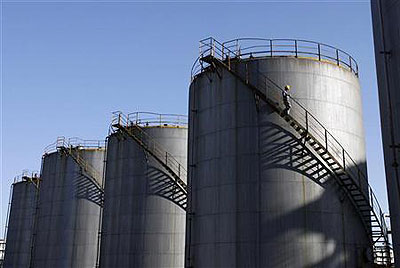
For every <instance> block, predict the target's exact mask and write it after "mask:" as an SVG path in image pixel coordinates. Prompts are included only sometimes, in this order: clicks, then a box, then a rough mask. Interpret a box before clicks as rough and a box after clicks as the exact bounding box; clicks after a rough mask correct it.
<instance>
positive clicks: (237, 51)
mask: <svg viewBox="0 0 400 268" xmlns="http://www.w3.org/2000/svg"><path fill="white" fill-rule="evenodd" d="M235 52H236V56H239V40H238V39H236V51H235Z"/></svg>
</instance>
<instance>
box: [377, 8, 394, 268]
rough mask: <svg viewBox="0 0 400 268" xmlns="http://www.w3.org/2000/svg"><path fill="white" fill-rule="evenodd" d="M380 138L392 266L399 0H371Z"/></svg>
mask: <svg viewBox="0 0 400 268" xmlns="http://www.w3.org/2000/svg"><path fill="white" fill-rule="evenodd" d="M371 9H372V19H373V28H374V40H375V59H376V71H377V76H378V88H379V105H380V113H381V126H382V139H383V150H384V158H385V169H386V184H387V191H388V199H389V209H390V222H391V228H392V238H393V246H394V256H395V263H396V267H400V256H399V255H400V168H399V164H400V90H399V89H400V35H399V33H400V1H398V0H385V1H380V0H372V1H371Z"/></svg>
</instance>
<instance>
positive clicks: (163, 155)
mask: <svg viewBox="0 0 400 268" xmlns="http://www.w3.org/2000/svg"><path fill="white" fill-rule="evenodd" d="M118 126H120V127H122V128H123V129H125V130H126V131H129V130H130V129H136V130H137V131H138V132H139V133H140V135H141V137H140V140H141V141H143V142H146V144H144V146H146V147H147V148H148V149H149V150H150V151H151V152H152V153H153V154H154V155H155V156H156V157H157V158H158V159H160V160H161V161H163V162H164V164H165V165H166V166H168V167H169V168H170V169H171V170H172V171H173V172H174V173H175V174H176V176H177V177H175V178H173V179H174V180H175V181H176V183H178V184H179V186H180V187H182V189H183V190H184V191H187V185H186V183H185V182H184V180H183V179H186V178H187V171H186V169H185V168H184V166H183V165H182V164H181V163H180V162H179V161H178V160H177V159H176V158H175V157H174V156H173V155H171V154H170V153H168V151H167V150H165V149H164V148H163V146H162V145H161V144H159V143H158V142H157V141H156V140H155V139H154V138H153V137H151V135H149V134H148V133H146V132H145V131H143V130H142V128H141V127H140V125H138V124H137V123H136V121H133V120H131V119H130V118H129V116H128V115H125V114H123V113H122V112H121V111H116V112H113V113H112V123H111V129H112V131H113V132H114V133H115V132H116V131H117V130H118V129H119V127H118ZM182 178H183V179H182Z"/></svg>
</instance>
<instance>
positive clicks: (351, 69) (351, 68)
mask: <svg viewBox="0 0 400 268" xmlns="http://www.w3.org/2000/svg"><path fill="white" fill-rule="evenodd" d="M349 65H350V71H353V67H352V66H351V57H350V55H349Z"/></svg>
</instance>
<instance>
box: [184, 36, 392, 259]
mask: <svg viewBox="0 0 400 268" xmlns="http://www.w3.org/2000/svg"><path fill="white" fill-rule="evenodd" d="M200 48H201V55H200V57H199V59H198V60H197V61H196V63H195V64H194V66H193V69H192V82H191V85H190V94H189V96H190V101H189V113H190V114H189V153H188V158H189V162H188V165H189V171H188V173H189V177H188V178H189V181H188V186H189V187H188V189H189V197H188V209H187V215H188V220H187V229H186V230H187V235H186V239H187V242H186V243H187V246H186V257H185V266H186V267H371V266H372V265H373V258H374V257H375V255H376V251H377V250H378V248H377V245H378V243H376V245H374V246H373V242H372V239H377V237H378V236H377V237H375V236H374V237H373V235H372V231H371V229H373V231H374V232H376V233H379V235H381V234H382V235H383V236H384V237H385V238H386V237H387V234H386V229H385V228H386V227H385V226H381V225H382V224H384V223H381V219H382V213H381V212H380V211H379V209H377V212H376V210H372V208H371V201H370V197H371V196H372V198H373V200H374V202H375V201H376V200H375V197H374V196H373V193H372V191H371V189H370V188H369V186H368V182H367V178H366V176H365V175H364V174H366V158H365V144H364V143H365V142H364V129H363V123H362V104H361V91H360V85H359V80H358V67H357V64H356V62H355V61H354V59H353V58H352V57H351V56H350V55H348V54H347V53H345V52H343V51H341V50H339V49H336V48H334V47H331V46H328V45H324V44H320V43H316V42H310V41H305V40H284V39H279V40H270V39H260V38H254V39H252V38H246V39H237V40H232V41H228V42H225V43H219V42H218V41H216V40H215V39H213V38H208V39H205V40H202V41H201V42H200ZM377 206H378V205H377ZM371 215H372V218H373V219H374V220H376V221H377V222H378V225H379V226H378V227H376V226H375V224H373V223H372V221H371ZM374 235H375V233H374ZM385 243H386V240H385V239H382V240H381V241H380V245H381V246H382V248H379V250H383V249H384V246H385V245H386V244H385ZM381 261H382V262H384V260H381Z"/></svg>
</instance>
